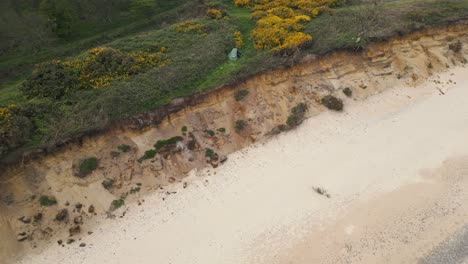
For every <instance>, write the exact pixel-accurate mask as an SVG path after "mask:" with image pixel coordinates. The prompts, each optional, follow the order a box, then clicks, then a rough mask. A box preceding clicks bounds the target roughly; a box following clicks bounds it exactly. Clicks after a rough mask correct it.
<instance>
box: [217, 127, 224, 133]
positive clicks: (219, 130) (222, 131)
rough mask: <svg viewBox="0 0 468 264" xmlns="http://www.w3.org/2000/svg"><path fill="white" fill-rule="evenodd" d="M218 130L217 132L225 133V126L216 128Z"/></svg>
mask: <svg viewBox="0 0 468 264" xmlns="http://www.w3.org/2000/svg"><path fill="white" fill-rule="evenodd" d="M218 132H219V133H226V128H224V127H221V128H218Z"/></svg>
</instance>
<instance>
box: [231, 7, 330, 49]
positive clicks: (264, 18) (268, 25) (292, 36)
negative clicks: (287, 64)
mask: <svg viewBox="0 0 468 264" xmlns="http://www.w3.org/2000/svg"><path fill="white" fill-rule="evenodd" d="M337 3H338V1H337V0H234V4H235V5H237V6H248V7H250V8H251V9H252V11H253V12H252V19H254V20H256V21H257V23H256V26H255V28H254V30H253V31H252V35H251V37H252V40H253V43H254V47H255V48H256V49H267V50H271V51H276V52H277V51H283V50H287V49H294V48H297V47H299V46H300V45H302V44H304V43H306V42H308V41H311V40H312V36H311V35H308V34H305V33H303V30H304V23H306V22H309V21H310V20H311V19H312V18H313V17H316V16H318V15H319V14H320V13H321V12H322V11H323V10H325V9H327V8H329V7H331V6H334V5H336V4H337Z"/></svg>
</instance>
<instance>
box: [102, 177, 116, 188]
mask: <svg viewBox="0 0 468 264" xmlns="http://www.w3.org/2000/svg"><path fill="white" fill-rule="evenodd" d="M114 182H115V181H114V180H113V179H105V180H103V181H102V183H101V184H102V187H104V189H106V190H110V189H112V187H114Z"/></svg>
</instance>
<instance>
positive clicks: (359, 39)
mask: <svg viewBox="0 0 468 264" xmlns="http://www.w3.org/2000/svg"><path fill="white" fill-rule="evenodd" d="M209 8H217V9H220V10H222V11H223V12H224V13H225V14H226V15H227V16H226V17H225V18H223V19H218V20H216V19H210V18H209V17H207V16H206V15H205V12H206V10H207V9H209ZM250 15H251V10H249V9H247V8H239V7H235V6H234V5H233V4H232V1H231V0H218V1H209V0H206V1H189V0H175V1H167V4H166V5H164V6H162V7H161V8H160V9H159V10H157V12H155V14H154V15H152V16H150V17H144V16H138V15H130V14H128V15H123V16H121V17H119V18H118V19H116V20H115V21H114V22H113V23H111V24H105V25H100V26H92V25H91V24H88V25H86V24H83V25H81V26H80V27H78V28H76V29H75V30H76V34H74V36H73V37H71V38H68V39H67V40H61V41H58V40H57V41H53V42H51V43H48V44H47V45H46V46H44V47H42V48H41V49H40V50H37V51H35V52H33V53H31V52H30V51H28V50H27V49H14V50H12V51H9V52H6V53H3V54H0V80H1V83H0V107H5V106H8V105H10V104H17V105H18V106H19V110H18V113H17V115H18V118H19V121H18V122H16V123H15V124H18V126H21V127H20V128H21V129H19V130H18V131H22V133H15V136H16V138H14V139H9V138H6V139H1V138H0V157H1V156H3V157H4V159H3V161H11V160H17V159H18V157H19V156H20V155H21V153H23V152H25V151H27V150H32V149H36V148H38V147H43V148H49V147H53V146H54V145H56V144H57V143H58V144H60V143H63V142H66V141H67V140H69V139H71V138H76V137H80V136H82V135H85V134H88V133H92V132H94V131H98V130H101V129H104V128H106V127H108V126H109V125H110V124H111V123H112V122H115V121H118V120H121V119H123V118H127V117H129V116H132V115H135V114H138V113H141V112H144V111H149V110H153V109H156V108H159V107H161V106H164V105H165V104H167V103H169V102H170V101H171V100H172V99H174V98H176V97H180V96H187V95H191V94H193V93H196V92H200V91H205V90H207V89H212V88H214V87H217V86H219V85H222V84H227V83H233V82H237V81H239V80H242V79H243V78H246V77H248V76H251V75H253V74H256V73H258V72H260V71H264V70H267V69H271V68H275V67H277V66H280V65H290V64H291V63H293V62H294V60H295V59H296V58H300V57H301V54H306V53H314V54H324V53H327V52H330V51H332V50H335V49H352V50H355V49H361V48H363V47H365V46H366V45H367V44H368V43H369V42H370V41H373V40H375V39H382V38H386V37H388V36H391V35H394V34H402V33H406V32H410V31H413V30H416V29H419V28H421V27H424V26H429V25H437V24H443V23H447V22H450V21H456V20H461V19H467V18H468V0H407V1H406V0H405V1H402V0H396V1H385V2H384V3H383V4H379V5H377V6H374V5H373V4H369V1H366V0H350V1H347V4H345V5H342V6H340V7H337V8H334V9H332V10H329V11H325V12H324V13H323V14H322V15H320V16H318V17H317V18H314V19H312V20H311V22H309V23H307V24H306V29H305V33H308V34H311V35H312V36H313V41H312V42H311V45H309V46H308V47H307V48H305V49H303V50H302V51H301V53H295V54H293V56H290V57H286V56H278V55H273V54H271V53H268V52H266V51H259V50H255V49H254V47H253V44H252V41H251V39H250V37H249V36H250V34H251V31H252V29H253V27H254V25H255V22H254V21H252V20H251V19H250ZM186 20H191V21H193V22H194V23H199V24H201V25H202V26H203V28H204V29H206V30H204V31H203V32H201V33H200V32H196V31H190V32H179V31H178V30H177V29H176V25H177V24H178V23H179V22H181V21H186ZM235 31H240V32H241V33H242V36H243V43H244V44H243V47H242V48H241V49H240V52H241V54H242V56H241V57H240V58H239V59H238V60H236V61H230V60H228V58H227V55H228V53H229V52H230V51H231V49H232V48H233V47H234V46H235V41H234V37H233V33H234V32H235ZM98 46H105V47H110V48H114V49H118V50H120V51H122V52H128V53H130V52H139V51H145V50H147V49H154V48H161V47H166V48H168V51H167V54H166V55H167V57H168V59H169V63H168V64H167V65H165V66H164V67H159V68H153V69H149V70H147V71H145V72H143V73H141V74H138V75H135V76H132V77H131V78H126V79H122V80H117V81H113V82H111V84H110V86H109V87H105V88H101V89H84V90H83V89H78V90H75V91H72V92H71V93H70V94H67V95H66V96H64V97H63V98H61V99H59V100H56V99H52V98H48V97H45V98H32V99H27V98H26V97H25V96H24V95H23V94H22V93H21V92H20V88H21V87H22V83H23V82H24V80H25V79H26V78H28V77H29V76H30V73H31V69H32V68H33V65H34V64H37V63H40V62H45V61H48V60H52V59H61V60H69V59H77V58H83V57H85V56H86V52H85V51H86V50H87V49H90V48H93V47H98ZM458 48H459V47H458V46H457V45H454V46H453V49H455V50H456V49H458ZM241 93H242V94H241ZM244 93H245V92H242V91H241V92H239V95H237V94H236V100H237V99H238V98H239V100H242V98H244V97H245V96H247V94H244ZM238 122H239V123H238ZM238 122H236V127H235V128H236V131H241V130H242V129H243V127H244V123H243V121H242V122H240V121H238ZM182 132H184V129H182ZM161 144H162V143H161ZM3 145H4V146H3ZM119 150H121V151H122V152H125V151H124V150H122V149H120V148H119ZM155 151H156V150H150V151H147V153H145V155H144V156H143V157H142V158H141V159H140V160H142V159H147V158H152V157H154V155H156V152H155ZM7 154H9V156H7Z"/></svg>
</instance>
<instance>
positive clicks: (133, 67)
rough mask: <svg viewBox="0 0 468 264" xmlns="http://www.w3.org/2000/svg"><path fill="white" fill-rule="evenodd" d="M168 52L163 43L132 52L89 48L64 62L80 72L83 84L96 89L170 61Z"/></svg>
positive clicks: (79, 77)
mask: <svg viewBox="0 0 468 264" xmlns="http://www.w3.org/2000/svg"><path fill="white" fill-rule="evenodd" d="M166 53H167V48H164V47H162V48H160V49H156V50H151V49H147V50H146V51H138V52H132V53H125V52H122V51H120V50H118V49H113V48H108V47H99V48H94V49H91V50H89V51H88V56H87V57H86V58H85V59H76V60H72V61H68V62H64V65H65V66H66V67H68V68H69V69H70V70H71V71H73V72H76V73H77V74H78V80H79V81H80V84H81V86H82V88H92V89H97V88H101V87H106V86H109V85H110V83H111V82H112V81H115V80H122V79H126V78H128V77H130V76H133V75H136V74H138V73H141V72H144V71H145V70H148V69H151V68H156V67H162V66H164V65H167V64H168V63H169V62H170V61H169V59H168V58H167V55H166Z"/></svg>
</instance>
